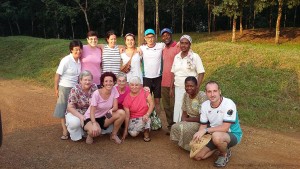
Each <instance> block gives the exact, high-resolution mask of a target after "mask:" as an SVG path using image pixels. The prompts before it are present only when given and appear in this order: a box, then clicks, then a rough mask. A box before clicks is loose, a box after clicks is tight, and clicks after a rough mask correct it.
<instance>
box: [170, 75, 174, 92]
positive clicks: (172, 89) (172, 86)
mask: <svg viewBox="0 0 300 169" xmlns="http://www.w3.org/2000/svg"><path fill="white" fill-rule="evenodd" d="M174 76H175V75H174V73H173V72H172V75H171V85H170V97H174V89H175V86H174Z"/></svg>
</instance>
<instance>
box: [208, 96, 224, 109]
mask: <svg viewBox="0 0 300 169" xmlns="http://www.w3.org/2000/svg"><path fill="white" fill-rule="evenodd" d="M222 101H223V97H222V96H221V98H220V103H219V104H218V105H217V106H215V107H214V106H213V105H211V103H210V107H212V108H214V109H215V108H218V107H219V106H220V104H221V103H222Z"/></svg>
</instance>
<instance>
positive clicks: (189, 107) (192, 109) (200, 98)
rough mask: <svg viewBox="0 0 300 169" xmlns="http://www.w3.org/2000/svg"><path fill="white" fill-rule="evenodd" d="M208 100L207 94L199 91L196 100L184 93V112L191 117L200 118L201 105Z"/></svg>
mask: <svg viewBox="0 0 300 169" xmlns="http://www.w3.org/2000/svg"><path fill="white" fill-rule="evenodd" d="M206 100H207V96H206V94H205V92H203V91H199V93H198V94H197V96H196V97H195V98H194V99H191V98H190V97H189V95H188V94H187V93H184V96H183V103H182V111H185V112H186V113H187V114H188V115H189V116H190V117H197V116H198V117H199V110H200V108H201V104H202V103H203V102H204V101H206Z"/></svg>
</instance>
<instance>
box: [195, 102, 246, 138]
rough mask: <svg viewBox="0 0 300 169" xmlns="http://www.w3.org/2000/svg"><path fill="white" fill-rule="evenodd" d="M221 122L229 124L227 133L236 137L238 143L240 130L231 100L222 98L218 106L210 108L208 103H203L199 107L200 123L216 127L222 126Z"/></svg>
mask: <svg viewBox="0 0 300 169" xmlns="http://www.w3.org/2000/svg"><path fill="white" fill-rule="evenodd" d="M223 122H228V123H231V125H230V128H229V131H228V132H231V133H232V134H234V135H235V136H236V137H237V140H238V142H240V141H241V138H242V130H241V127H240V123H239V119H238V113H237V110H236V105H235V103H234V102H233V101H232V100H231V99H228V98H225V97H223V100H222V102H221V104H220V106H219V107H217V108H212V107H211V106H210V101H209V100H207V101H205V102H204V103H203V104H202V107H201V115H200V123H201V124H208V123H209V124H210V126H211V127H216V126H220V125H222V124H223Z"/></svg>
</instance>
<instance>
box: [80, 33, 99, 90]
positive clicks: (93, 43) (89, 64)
mask: <svg viewBox="0 0 300 169" xmlns="http://www.w3.org/2000/svg"><path fill="white" fill-rule="evenodd" d="M86 40H87V42H88V45H84V46H83V52H82V56H81V71H84V70H88V71H90V72H91V73H92V75H93V77H94V78H93V82H94V83H96V85H97V86H98V88H100V76H101V61H102V51H101V48H98V47H97V45H98V34H97V32H95V31H89V32H88V33H87V38H86Z"/></svg>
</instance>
